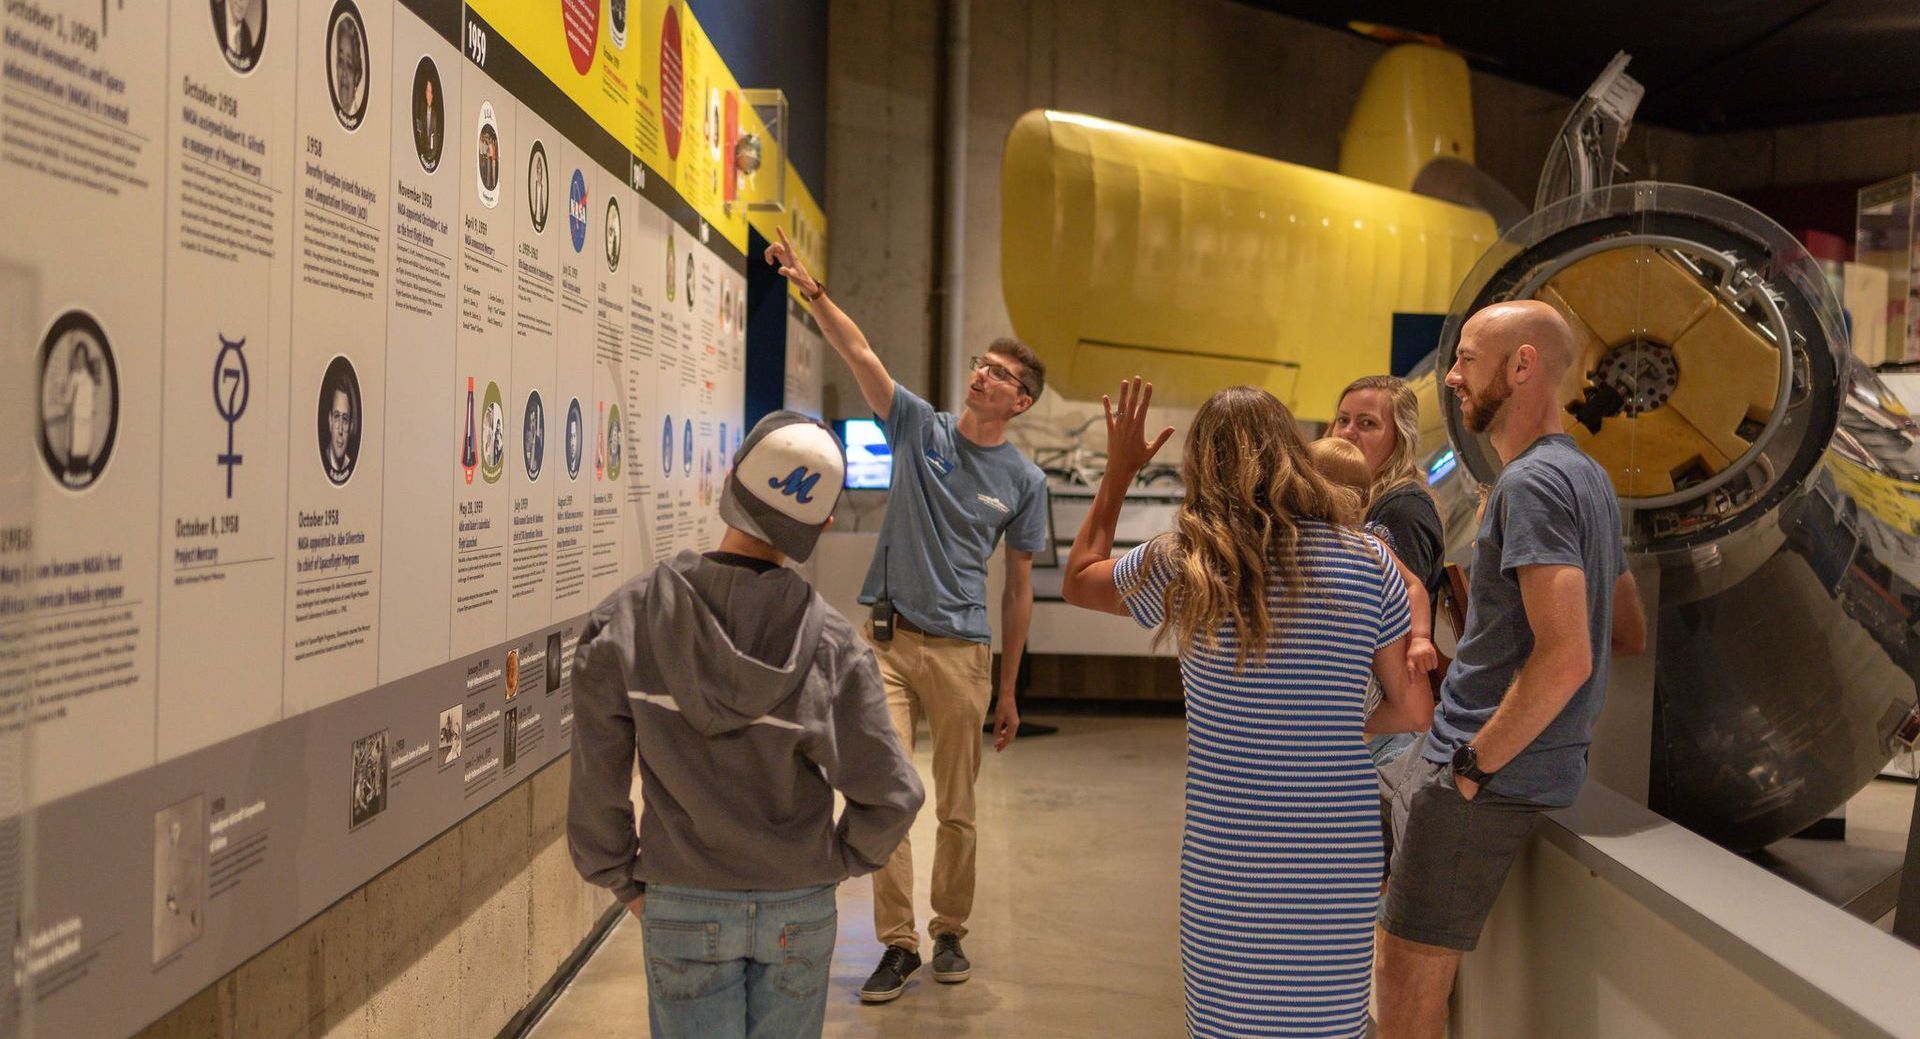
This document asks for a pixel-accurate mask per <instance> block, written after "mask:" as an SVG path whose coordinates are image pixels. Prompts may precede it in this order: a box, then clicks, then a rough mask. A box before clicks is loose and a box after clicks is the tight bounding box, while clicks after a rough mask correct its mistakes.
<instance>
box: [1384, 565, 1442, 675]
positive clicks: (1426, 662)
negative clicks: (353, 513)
mask: <svg viewBox="0 0 1920 1039" xmlns="http://www.w3.org/2000/svg"><path fill="white" fill-rule="evenodd" d="M1387 555H1388V557H1389V558H1391V559H1392V560H1393V565H1394V566H1396V567H1399V568H1400V580H1402V581H1405V582H1406V584H1407V610H1408V612H1409V613H1411V614H1412V615H1413V627H1412V628H1411V629H1410V634H1411V636H1412V637H1411V639H1410V640H1409V641H1408V642H1407V677H1408V678H1409V679H1411V680H1412V681H1413V683H1414V685H1415V686H1416V687H1417V688H1420V689H1425V688H1427V673H1428V672H1430V671H1432V670H1433V669H1434V668H1437V667H1439V666H1440V651H1439V650H1437V649H1434V648H1433V602H1432V599H1431V598H1430V597H1429V596H1428V595H1427V586H1426V585H1424V584H1421V583H1420V579H1419V578H1418V577H1415V576H1413V571H1412V570H1409V569H1407V564H1405V563H1403V562H1401V561H1400V554H1399V553H1397V552H1395V551H1394V550H1393V549H1391V548H1389V549H1387Z"/></svg>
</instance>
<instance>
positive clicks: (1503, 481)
mask: <svg viewBox="0 0 1920 1039" xmlns="http://www.w3.org/2000/svg"><path fill="white" fill-rule="evenodd" d="M1538 565H1545V566H1575V567H1579V568H1580V569H1581V570H1582V571H1583V572H1585V574H1586V576H1587V636H1588V638H1589V639H1591V640H1592V650H1593V672H1592V674H1590V675H1589V676H1588V677H1587V681H1586V684H1584V685H1582V686H1581V687H1580V689H1579V691H1578V692H1576V693H1574V694H1573V699H1572V700H1570V701H1568V703H1567V706H1566V707H1565V708H1564V709H1563V710H1561V712H1560V714H1559V716H1558V717H1556V718H1554V719H1553V721H1552V722H1550V723H1548V725H1547V728H1546V730H1545V731H1543V732H1542V733H1541V734H1540V736H1539V738H1537V739H1535V740H1534V741H1533V742H1532V743H1531V744H1529V745H1528V746H1527V749H1526V750H1523V751H1521V752H1520V756H1519V757H1516V758H1514V759H1513V760H1512V761H1511V762H1509V763H1508V764H1507V765H1506V766H1505V767H1503V768H1501V769H1500V770H1499V772H1497V773H1496V774H1495V775H1494V777H1493V780H1492V781H1491V782H1489V783H1488V784H1487V789H1489V790H1492V791H1493V792H1495V793H1497V794H1500V795H1502V796H1505V797H1516V798H1520V799H1522V800H1526V801H1532V802H1535V803H1537V804H1543V805H1549V806H1552V807H1555V808H1561V807H1565V806H1566V805H1570V804H1572V803H1573V799H1574V797H1575V795H1577V794H1579V792H1580V784H1581V782H1582V781H1583V780H1584V779H1585V778H1586V775H1587V744H1589V743H1591V742H1592V741H1593V724H1594V722H1595V720H1597V719H1598V718H1599V717H1600V705H1601V703H1602V701H1603V700H1605V698H1606V691H1607V661H1608V659H1609V658H1610V656H1611V655H1612V651H1611V649H1610V645H1611V643H1612V640H1613V585H1614V582H1615V581H1616V580H1618V579H1619V577H1620V575H1621V574H1623V573H1625V572H1626V570H1627V556H1626V552H1625V551H1624V550H1623V549H1622V547H1621V543H1620V505H1619V501H1618V500H1617V499H1616V498H1615V497H1614V494H1613V484H1612V482H1610V481H1609V480H1608V479H1607V474H1606V471H1605V470H1603V469H1601V468H1600V464H1599V463H1598V462H1595V461H1594V460H1593V459H1591V458H1589V457H1587V455H1586V454H1585V453H1584V452H1582V451H1581V450H1580V448H1579V446H1578V445H1576V444H1575V443H1574V442H1573V438H1572V437H1569V436H1566V435H1565V434H1559V433H1556V434H1554V435H1552V436H1545V437H1541V438H1540V439H1539V440H1536V441H1534V442H1533V444H1532V445H1530V446H1529V447H1528V448H1527V449H1526V450H1525V451H1522V452H1521V453H1520V457H1518V458H1515V459H1514V460H1513V461H1512V462H1511V463H1510V464H1508V466H1507V468H1506V470H1505V471H1503V472H1502V473H1501V474H1500V479H1499V480H1497V481H1495V482H1494V485H1493V493H1492V495H1491V496H1490V497H1488V499H1487V511H1486V515H1485V517H1484V518H1482V519H1481V521H1480V531H1479V536H1478V538H1477V540H1476V541H1475V542H1474V547H1473V573H1472V574H1471V576H1470V582H1469V585H1468V589H1467V631H1466V635H1465V637H1463V638H1462V639H1461V640H1460V649H1459V652H1458V653H1457V654H1456V655H1455V656H1454V660H1453V666H1452V667H1450V668H1448V669H1447V677H1446V680H1445V681H1443V682H1441V683H1440V705H1439V707H1438V708H1436V709H1435V710H1434V712H1433V734H1432V735H1431V736H1430V737H1429V738H1428V740H1427V749H1426V757H1427V760H1428V761H1431V762H1433V763H1435V764H1446V763H1448V762H1449V761H1451V760H1452V758H1453V752H1454V750H1455V749H1456V748H1458V747H1459V746H1460V745H1461V744H1464V743H1471V742H1472V741H1473V738H1474V737H1475V736H1476V735H1478V734H1479V732H1480V728H1481V726H1483V725H1485V724H1486V723H1487V719H1489V718H1491V717H1493V712H1494V711H1495V710H1496V709H1497V708H1498V707H1499V706H1500V702H1501V701H1502V700H1504V699H1505V698H1506V695H1507V690H1508V688H1509V687H1510V686H1512V685H1513V678H1514V675H1516V674H1518V673H1519V671H1520V667H1521V665H1522V664H1525V663H1526V662H1527V657H1528V656H1530V655H1532V653H1533V628H1532V627H1531V626H1530V625H1529V624H1528V623H1527V612H1526V607H1525V606H1524V605H1523V604H1522V603H1521V601H1520V568H1521V567H1523V566H1538Z"/></svg>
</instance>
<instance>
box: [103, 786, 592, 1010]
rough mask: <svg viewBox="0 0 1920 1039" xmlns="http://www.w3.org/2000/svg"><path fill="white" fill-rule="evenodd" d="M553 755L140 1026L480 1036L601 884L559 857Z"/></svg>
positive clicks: (547, 958) (540, 979)
mask: <svg viewBox="0 0 1920 1039" xmlns="http://www.w3.org/2000/svg"><path fill="white" fill-rule="evenodd" d="M567 781H568V773H567V761H566V759H564V758H563V759H561V760H559V761H557V762H555V763H554V764H552V765H550V766H548V767H547V768H546V769H544V770H542V771H541V772H539V773H538V774H536V775H535V776H534V777H533V778H532V779H531V780H529V781H527V782H524V783H521V784H520V785H519V786H517V787H515V788H513V789H512V790H511V791H509V792H508V793H506V794H504V795H502V796H501V797H500V798H498V799H497V800H495V801H494V802H493V803H492V804H490V805H488V806H487V807H485V808H483V809H481V810H480V811H479V812H477V813H475V814H474V815H472V816H469V817H468V818H467V820H466V821H465V822H463V823H461V824H460V825H459V826H456V827H454V828H453V829H451V830H449V831H447V832H446V833H444V834H442V835H440V836H439V837H438V838H436V839H434V840H433V841H432V842H431V843H429V844H427V845H426V846H425V847H423V848H421V849H420V850H419V851H416V852H414V853H413V854H412V855H410V856H408V857H407V858H406V859H404V860H402V861H401V862H400V863H398V864H397V865H395V866H394V867H393V868H392V869H390V870H388V871H387V872H385V873H383V874H381V875H380V876H379V877H377V878H375V879H374V880H373V881H372V882H371V883H369V884H368V885H366V886H365V887H363V888H361V889H359V890H358V891H355V892H354V893H353V894H351V895H349V896H347V897H346V898H345V899H342V900H341V901H340V902H338V903H335V904H334V905H333V907H332V908H330V909H328V910H327V911H326V912H324V913H321V914H320V915H319V916H317V917H315V918H314V919H313V920H311V921H308V922H307V923H306V924H305V925H304V926H302V927H301V928H300V929H299V930H297V931H295V932H293V933H292V934H291V935H288V936H287V937H286V938H283V939H281V940H280V941H279V942H277V943H275V944H274V945H272V946H270V947H268V948H267V949H266V950H265V951H263V952H261V953H260V955H258V956H255V957H254V958H253V959H251V960H248V961H247V962H246V963H244V964H242V965H241V966H240V968H239V969H238V970H235V971H234V972H233V973H232V974H229V975H227V976H226V977H224V978H221V979H220V980H219V981H217V982H215V983H214V984H212V985H210V986H208V987H207V988H206V989H205V990H203V991H201V992H200V993H199V994H198V995H196V996H194V997H193V998H192V999H190V1000H188V1001H187V1002H186V1003H184V1004H182V1005H181V1006H180V1007H179V1008H178V1009H176V1010H175V1011H174V1012H172V1013H171V1014H168V1015H167V1016H166V1017H164V1018H162V1019H160V1020H159V1021H157V1022H155V1023H154V1024H153V1025H152V1026H150V1027H149V1028H147V1029H146V1030H145V1031H144V1032H142V1033H141V1034H140V1037H139V1039H296V1037H321V1036H325V1037H328V1039H481V1037H491V1036H494V1035H496V1034H498V1033H499V1031H500V1029H501V1027H502V1026H504V1025H505V1024H506V1023H507V1021H508V1020H509V1019H510V1018H511V1017H512V1016H513V1015H514V1014H515V1013H517V1012H518V1011H519V1010H520V1008H521V1007H523V1006H525V1005H526V1004H527V1003H528V1002H529V1001H530V1000H531V999H532V998H533V995H534V993H535V992H537V991H538V990H539V988H540V986H542V985H544V984H545V983H546V981H547V979H548V978H549V977H551V976H552V975H553V973H554V971H555V969H556V968H558V967H559V965H560V963H561V961H562V960H564V959H565V958H566V956H567V954H568V953H570V952H572V951H573V949H574V947H575V946H576V945H578V944H579V942H580V940H581V939H582V938H584V937H586V935H587V932H588V931H589V930H590V929H591V928H592V925H593V923H594V921H595V920H596V919H598V918H599V916H600V914H601V913H602V912H603V911H605V909H606V908H607V906H609V905H611V904H612V896H611V895H608V894H607V893H606V892H605V891H603V890H601V889H600V888H596V887H591V886H589V885H587V884H586V883H585V882H583V881H581V880H580V878H579V876H578V875H577V874H576V873H575V872H574V870H573V863H572V862H571V861H570V860H569V859H568V857H567V846H566V834H565V825H566V815H567Z"/></svg>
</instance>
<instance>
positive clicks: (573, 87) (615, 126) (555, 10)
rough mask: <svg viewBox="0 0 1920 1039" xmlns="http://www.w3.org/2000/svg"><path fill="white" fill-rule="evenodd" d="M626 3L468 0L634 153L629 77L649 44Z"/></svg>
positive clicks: (631, 79)
mask: <svg viewBox="0 0 1920 1039" xmlns="http://www.w3.org/2000/svg"><path fill="white" fill-rule="evenodd" d="M631 6H632V5H631V4H630V3H628V2H627V0H611V2H608V0H560V2H559V3H528V2H526V0H467V7H468V8H469V9H471V10H472V11H473V13H474V14H477V15H479V16H480V17H481V18H482V19H484V20H485V21H486V22H487V24H488V25H491V26H493V29H494V32H496V33H498V34H499V35H500V37H501V38H502V39H503V40H504V41H505V42H506V43H507V44H508V45H510V46H511V47H513V49H514V50H516V51H518V52H520V54H521V55H523V56H524V57H525V58H526V59H527V61H528V62H530V63H531V64H532V65H533V67H534V68H536V69H538V70H539V71H540V73H541V74H542V75H544V76H546V77H547V79H549V80H551V81H552V82H553V83H554V85H555V86H558V87H559V88H560V90H561V92H562V93H564V94H566V95H567V97H569V98H571V99H572V101H573V103H574V104H576V105H579V106H580V109H581V111H583V112H585V113H587V116H588V117H589V118H591V119H592V120H593V121H594V122H596V123H598V124H600V127H601V129H603V130H605V131H607V132H608V133H610V134H612V135H613V138H614V140H617V141H619V142H620V143H622V144H624V145H626V146H627V149H628V150H629V151H635V152H637V151H638V150H639V149H638V147H637V145H636V142H635V133H634V130H635V124H634V106H635V104H636V100H635V80H634V76H635V74H636V73H638V72H639V70H640V67H641V64H642V63H641V60H640V55H641V53H642V52H643V51H644V50H645V49H646V47H645V45H644V42H643V40H642V39H641V34H640V33H639V32H637V31H636V30H637V29H638V26H637V25H636V24H635V23H634V22H632V21H631V18H632V13H633V12H631V11H630V10H629V8H630V7H631ZM655 31H656V32H657V31H658V30H657V29H656V30H655ZM468 56H469V57H470V58H471V57H472V55H471V54H469V55H468Z"/></svg>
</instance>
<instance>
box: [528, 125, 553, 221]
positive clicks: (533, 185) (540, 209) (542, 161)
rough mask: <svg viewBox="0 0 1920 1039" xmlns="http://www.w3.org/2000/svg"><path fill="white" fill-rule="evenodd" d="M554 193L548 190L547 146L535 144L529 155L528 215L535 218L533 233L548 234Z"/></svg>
mask: <svg viewBox="0 0 1920 1039" xmlns="http://www.w3.org/2000/svg"><path fill="white" fill-rule="evenodd" d="M551 194H552V192H550V191H548V190H547V146H546V145H544V144H541V143H540V142H539V141H535V142H533V150H532V151H530V152H528V153H527V215H528V216H530V217H532V218H533V233H534V234H546V233H547V207H548V205H549V204H550V202H551V200H550V199H549V197H548V196H550V195H551Z"/></svg>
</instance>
